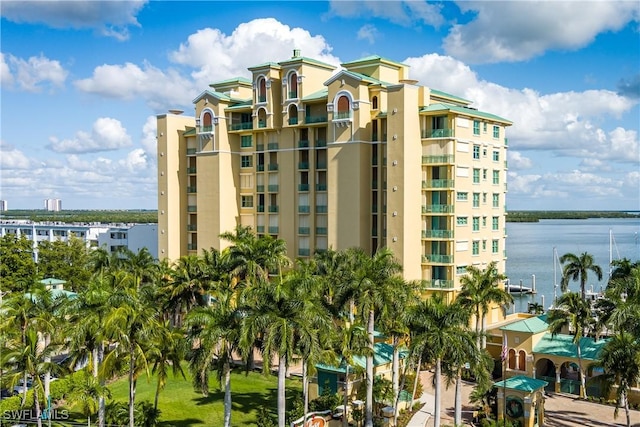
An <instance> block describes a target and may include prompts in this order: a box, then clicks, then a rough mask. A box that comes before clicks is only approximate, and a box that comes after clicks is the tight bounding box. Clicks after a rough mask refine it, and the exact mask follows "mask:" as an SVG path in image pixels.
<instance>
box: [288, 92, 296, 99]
mask: <svg viewBox="0 0 640 427" xmlns="http://www.w3.org/2000/svg"><path fill="white" fill-rule="evenodd" d="M297 97H298V91H297V90H290V91H289V99H294V98H297Z"/></svg>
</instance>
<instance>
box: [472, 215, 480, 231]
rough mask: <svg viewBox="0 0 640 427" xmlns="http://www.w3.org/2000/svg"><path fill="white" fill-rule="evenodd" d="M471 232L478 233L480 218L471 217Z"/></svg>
mask: <svg viewBox="0 0 640 427" xmlns="http://www.w3.org/2000/svg"><path fill="white" fill-rule="evenodd" d="M473 231H480V217H478V216H474V217H473Z"/></svg>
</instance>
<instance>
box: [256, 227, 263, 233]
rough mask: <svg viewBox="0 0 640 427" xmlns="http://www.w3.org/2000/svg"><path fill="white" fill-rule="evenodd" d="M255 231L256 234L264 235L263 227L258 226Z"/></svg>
mask: <svg viewBox="0 0 640 427" xmlns="http://www.w3.org/2000/svg"><path fill="white" fill-rule="evenodd" d="M256 231H257V232H258V233H264V225H258V226H257V227H256Z"/></svg>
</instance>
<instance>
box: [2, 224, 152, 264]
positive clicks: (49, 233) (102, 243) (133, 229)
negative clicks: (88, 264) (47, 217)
mask: <svg viewBox="0 0 640 427" xmlns="http://www.w3.org/2000/svg"><path fill="white" fill-rule="evenodd" d="M7 234H11V235H16V236H25V237H26V238H27V239H29V240H31V241H33V242H34V249H36V248H37V245H38V243H40V242H43V241H49V242H53V241H55V240H62V241H65V242H66V241H68V240H69V239H70V238H71V236H75V237H77V238H79V239H82V240H84V241H85V242H86V245H87V247H91V248H97V247H104V248H105V249H106V250H107V251H108V252H109V253H113V252H115V251H116V250H118V249H120V248H126V249H129V250H130V251H132V252H138V251H139V250H140V249H142V248H144V247H146V248H147V249H148V250H149V253H150V254H151V255H152V256H153V257H154V258H157V257H158V225H157V224H101V223H71V224H66V223H63V222H33V221H29V220H5V221H0V237H4V236H5V235H7Z"/></svg>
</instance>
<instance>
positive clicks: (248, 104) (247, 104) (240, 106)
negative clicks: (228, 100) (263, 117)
mask: <svg viewBox="0 0 640 427" xmlns="http://www.w3.org/2000/svg"><path fill="white" fill-rule="evenodd" d="M252 107H253V101H252V100H251V99H245V100H243V101H238V103H237V104H235V105H232V106H230V107H227V108H225V109H224V111H233V110H246V109H250V108H252Z"/></svg>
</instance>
